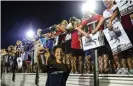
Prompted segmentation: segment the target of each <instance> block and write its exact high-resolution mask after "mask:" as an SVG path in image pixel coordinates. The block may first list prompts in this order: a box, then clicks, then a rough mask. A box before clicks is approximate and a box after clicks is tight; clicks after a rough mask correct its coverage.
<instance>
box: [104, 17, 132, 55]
mask: <svg viewBox="0 0 133 86" xmlns="http://www.w3.org/2000/svg"><path fill="white" fill-rule="evenodd" d="M107 24H108V22H107V23H106V25H107ZM112 24H113V28H112V29H108V28H107V27H106V25H105V28H106V29H105V30H104V31H103V32H104V34H105V37H106V38H107V40H108V42H109V45H110V47H111V49H112V52H113V53H114V54H115V53H118V52H121V51H124V50H127V49H129V48H131V47H132V44H131V42H130V40H129V38H128V36H127V34H126V32H125V31H124V29H123V27H122V25H121V23H120V22H119V21H118V20H117V19H116V20H114V21H113V23H112Z"/></svg>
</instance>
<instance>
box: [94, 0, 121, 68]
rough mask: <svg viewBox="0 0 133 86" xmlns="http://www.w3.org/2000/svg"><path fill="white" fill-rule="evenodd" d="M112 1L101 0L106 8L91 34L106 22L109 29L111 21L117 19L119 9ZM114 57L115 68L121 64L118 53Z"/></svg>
mask: <svg viewBox="0 0 133 86" xmlns="http://www.w3.org/2000/svg"><path fill="white" fill-rule="evenodd" d="M113 2H114V0H103V3H104V5H105V6H106V7H107V9H106V10H105V11H104V12H103V17H102V18H101V20H100V22H99V23H98V25H97V27H96V28H95V29H94V30H93V31H92V34H95V33H96V32H97V31H98V30H99V29H100V27H101V26H102V25H103V24H107V25H106V27H107V28H108V29H110V30H111V29H112V23H113V22H114V21H118V20H119V17H118V16H119V10H118V7H117V6H116V5H115V4H114V3H113ZM114 57H115V58H114V61H115V62H114V65H116V67H117V68H120V67H121V66H120V61H119V58H118V55H115V56H114Z"/></svg>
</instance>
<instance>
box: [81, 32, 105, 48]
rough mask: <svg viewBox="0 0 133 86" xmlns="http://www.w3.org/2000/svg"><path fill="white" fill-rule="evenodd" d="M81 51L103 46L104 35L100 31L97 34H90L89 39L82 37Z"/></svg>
mask: <svg viewBox="0 0 133 86" xmlns="http://www.w3.org/2000/svg"><path fill="white" fill-rule="evenodd" d="M82 44H83V50H84V51H85V50H89V49H93V48H97V47H100V46H104V35H103V32H102V31H99V32H97V33H96V34H94V35H92V34H90V37H89V38H86V37H85V36H83V37H82Z"/></svg>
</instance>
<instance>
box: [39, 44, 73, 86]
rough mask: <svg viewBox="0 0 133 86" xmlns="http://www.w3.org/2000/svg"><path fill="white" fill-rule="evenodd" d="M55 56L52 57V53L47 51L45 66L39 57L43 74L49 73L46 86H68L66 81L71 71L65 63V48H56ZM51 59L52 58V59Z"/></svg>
mask: <svg viewBox="0 0 133 86" xmlns="http://www.w3.org/2000/svg"><path fill="white" fill-rule="evenodd" d="M53 51H54V56H53V57H52V56H50V53H49V51H48V50H47V49H45V54H44V57H45V64H42V63H41V62H42V61H41V58H40V57H39V56H38V59H39V63H40V66H39V67H40V68H41V70H42V71H43V72H47V74H48V77H47V81H46V86H66V81H67V78H68V76H69V73H70V71H71V68H70V66H69V65H66V64H64V63H63V61H62V59H63V56H64V55H63V54H64V53H63V48H62V47H61V46H55V47H54V49H53ZM50 57H51V58H50Z"/></svg>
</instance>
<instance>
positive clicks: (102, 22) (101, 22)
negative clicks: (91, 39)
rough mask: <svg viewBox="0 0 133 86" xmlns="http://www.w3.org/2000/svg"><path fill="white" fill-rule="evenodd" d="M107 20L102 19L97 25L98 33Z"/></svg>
mask: <svg viewBox="0 0 133 86" xmlns="http://www.w3.org/2000/svg"><path fill="white" fill-rule="evenodd" d="M104 21H105V18H104V17H102V18H101V19H100V21H99V23H98V25H97V27H96V28H95V30H96V31H98V30H99V28H100V27H101V26H102V25H103V24H104Z"/></svg>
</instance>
